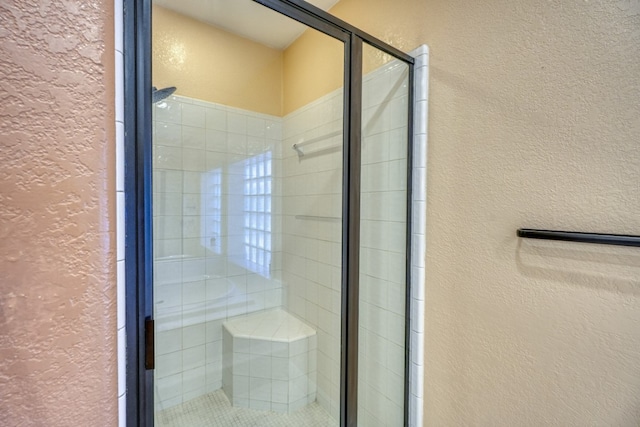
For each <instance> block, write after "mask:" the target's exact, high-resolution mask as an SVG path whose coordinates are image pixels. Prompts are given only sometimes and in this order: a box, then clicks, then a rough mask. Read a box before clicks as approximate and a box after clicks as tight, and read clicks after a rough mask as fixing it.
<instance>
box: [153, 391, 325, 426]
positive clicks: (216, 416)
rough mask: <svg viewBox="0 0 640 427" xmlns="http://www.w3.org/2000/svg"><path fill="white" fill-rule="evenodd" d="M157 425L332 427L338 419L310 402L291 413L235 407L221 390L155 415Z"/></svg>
mask: <svg viewBox="0 0 640 427" xmlns="http://www.w3.org/2000/svg"><path fill="white" fill-rule="evenodd" d="M155 425H156V426H157V427H212V426H215V427H218V426H220V427H223V426H224V427H300V426H305V427H332V426H335V425H337V422H336V421H334V420H333V419H331V417H330V416H329V414H328V413H327V412H326V411H325V410H324V409H322V408H321V407H320V405H318V403H317V402H314V403H311V404H310V405H307V406H305V407H304V408H302V409H300V410H298V411H295V412H293V413H291V414H281V413H277V412H272V411H257V410H255V409H247V408H234V407H233V406H231V403H230V402H229V399H227V396H226V395H225V394H224V392H223V391H222V390H217V391H214V392H213V393H209V394H206V395H204V396H201V397H198V398H196V399H193V400H190V401H189V402H186V403H183V404H182V405H178V406H174V407H172V408H169V409H165V410H163V411H159V412H157V413H156V415H155Z"/></svg>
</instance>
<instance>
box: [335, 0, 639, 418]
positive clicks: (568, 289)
mask: <svg viewBox="0 0 640 427" xmlns="http://www.w3.org/2000/svg"><path fill="white" fill-rule="evenodd" d="M363 10H366V11H367V12H366V13H362V11H363ZM332 12H333V13H335V14H336V15H338V16H340V17H342V18H344V19H346V20H347V21H349V22H351V23H353V24H355V25H357V26H360V27H362V28H363V29H365V30H366V31H369V32H371V33H373V34H374V35H376V36H378V37H380V38H382V39H384V40H386V41H388V42H390V43H393V44H394V45H396V46H398V47H400V48H403V49H405V50H408V49H412V48H414V47H415V46H417V45H419V44H420V43H427V44H428V45H429V47H430V50H431V55H430V63H431V70H430V75H431V80H430V99H429V164H428V208H427V223H428V230H427V240H428V243H427V289H426V302H427V306H426V334H427V335H426V336H427V339H426V343H425V344H426V345H425V353H426V360H425V372H426V375H425V399H426V400H425V402H426V403H425V420H426V424H427V425H430V426H453V425H473V426H483V425H487V426H489V425H490V426H496V425H505V426H513V425H518V426H540V425H554V426H584V425H619V426H636V425H638V422H639V420H640V397H639V396H640V354H639V352H640V279H639V277H640V253H639V252H638V250H637V249H631V248H612V247H602V246H597V245H580V244H571V243H561V242H542V241H540V242H536V241H519V240H518V239H517V238H516V237H515V230H516V228H518V227H539V228H557V229H571V230H577V231H596V232H612V233H634V234H640V215H638V212H639V211H640V195H639V193H638V183H639V182H640V148H639V147H638V137H639V136H640V101H639V100H640V3H638V1H637V0H633V1H631V0H624V1H589V2H583V1H576V2H566V1H556V2H530V1H526V0H519V1H516V2H513V1H506V0H491V1H479V2H467V1H460V0H423V1H418V0H399V1H394V2H388V1H386V0H343V1H341V2H340V3H338V4H337V5H336V6H335V7H334V8H333V9H332Z"/></svg>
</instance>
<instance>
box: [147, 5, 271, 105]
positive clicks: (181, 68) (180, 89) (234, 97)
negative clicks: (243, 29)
mask: <svg viewBox="0 0 640 427" xmlns="http://www.w3.org/2000/svg"><path fill="white" fill-rule="evenodd" d="M152 17H153V22H152V32H153V33H152V37H153V40H152V44H153V48H152V55H153V85H154V86H156V87H158V88H163V87H167V86H176V87H177V90H176V94H178V95H184V96H189V97H192V98H197V99H202V100H205V101H210V102H218V103H221V104H224V105H230V106H233V107H237V108H244V109H247V110H251V111H256V112H259V113H265V114H273V115H278V116H279V115H282V51H280V50H278V49H273V48H269V47H266V46H264V45H261V44H259V43H256V42H253V41H250V40H248V39H245V38H242V37H238V36H236V35H233V34H231V33H228V32H226V31H224V30H220V29H218V28H215V27H213V26H211V25H207V24H204V23H202V22H200V21H197V20H195V19H191V18H188V17H186V16H184V15H181V14H179V13H175V12H173V11H170V10H168V9H164V8H162V7H159V6H154V7H153V11H152Z"/></svg>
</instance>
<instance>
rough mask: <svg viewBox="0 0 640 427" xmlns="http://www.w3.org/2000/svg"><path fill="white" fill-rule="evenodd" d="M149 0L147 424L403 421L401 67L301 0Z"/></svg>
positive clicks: (407, 226) (408, 201) (408, 334)
mask: <svg viewBox="0 0 640 427" xmlns="http://www.w3.org/2000/svg"><path fill="white" fill-rule="evenodd" d="M153 3H154V4H153V8H152V9H151V12H152V16H153V21H152V22H153V32H152V33H151V34H150V35H152V38H151V41H152V53H153V55H152V58H151V59H152V64H153V75H152V78H151V82H150V83H152V84H153V85H154V87H153V96H152V97H150V98H152V99H151V103H150V104H149V105H150V107H151V117H150V118H151V120H150V131H151V132H150V133H151V138H150V144H149V145H148V147H147V148H146V149H145V153H147V155H149V156H150V160H151V161H150V166H151V168H150V173H149V176H148V177H150V178H151V179H150V182H151V185H150V187H148V190H147V191H149V193H150V195H151V199H150V202H148V204H146V206H147V207H148V208H150V213H151V218H149V219H148V223H147V224H148V227H147V230H152V232H150V233H149V234H148V235H149V237H150V239H149V242H150V243H149V244H150V246H151V247H152V252H151V253H152V258H151V268H148V269H147V270H146V271H147V272H151V271H152V274H148V275H147V279H146V281H145V283H146V284H145V287H144V289H145V291H146V295H147V296H148V297H149V299H148V301H149V304H148V305H147V307H148V308H147V310H148V312H149V315H148V316H147V317H148V318H152V319H153V321H154V328H153V335H152V338H153V346H154V352H153V355H152V356H153V362H155V363H154V365H155V366H152V367H153V368H154V370H153V374H152V377H146V379H145V380H144V381H145V384H147V385H148V386H150V387H151V388H150V389H149V390H150V393H148V394H147V396H146V398H145V399H146V402H147V403H146V404H147V405H148V406H147V411H149V413H151V414H152V416H151V417H150V418H152V419H148V418H147V422H148V423H151V422H152V421H153V422H154V423H155V425H159V426H178V425H189V426H196V425H202V426H205V425H238V426H242V425H256V423H257V422H259V425H291V426H297V425H319V426H320V425H322V426H325V425H326V426H333V425H355V423H356V420H357V425H361V426H382V425H385V426H387V425H388V426H395V425H398V426H401V425H408V424H409V423H410V421H411V420H410V419H413V420H414V421H415V419H416V418H415V416H416V415H415V414H413V415H412V410H413V409H412V408H414V409H415V406H416V403H415V402H416V401H415V398H416V397H417V394H418V393H417V392H412V390H411V389H410V381H409V376H411V375H415V374H416V372H417V371H416V369H418V368H416V367H413V366H412V365H411V360H410V356H411V352H410V349H409V346H410V343H411V341H416V339H415V337H414V336H413V335H412V333H413V332H412V328H411V325H410V323H409V322H410V311H411V308H412V307H413V305H414V304H415V303H414V302H413V301H417V298H419V296H416V295H414V294H412V293H411V292H410V288H409V282H410V280H409V279H410V278H411V277H412V276H413V277H414V278H415V277H418V276H419V275H420V274H421V270H419V268H418V269H416V266H414V265H413V264H416V263H418V264H419V261H416V259H415V257H412V253H411V252H412V251H411V247H412V244H413V245H414V246H416V241H415V239H413V241H412V239H411V235H412V231H415V230H412V228H411V226H412V224H413V225H414V226H416V225H417V226H418V228H422V223H423V221H424V217H423V215H422V217H421V218H417V219H416V218H415V217H412V215H411V214H412V210H416V203H418V207H419V203H420V200H419V197H420V196H419V194H418V193H419V192H418V193H412V191H411V184H412V181H414V180H416V179H418V180H419V179H420V177H419V176H418V177H417V178H416V175H415V173H414V172H415V171H416V170H421V171H423V168H424V165H423V164H420V162H421V161H422V159H421V160H420V161H418V162H414V161H412V144H410V141H412V140H413V136H414V134H415V129H414V128H413V127H412V120H411V119H412V114H413V105H414V92H413V79H414V69H413V66H414V59H413V57H411V56H409V55H406V54H404V53H402V52H399V51H397V50H395V49H393V48H391V47H389V46H387V45H385V44H384V43H382V42H380V41H378V40H376V39H374V38H372V37H370V36H368V35H365V34H364V33H360V32H359V31H357V30H356V29H353V28H352V27H349V26H348V25H347V24H345V23H342V22H341V21H337V20H335V22H334V20H333V18H332V17H330V15H328V14H325V13H324V12H322V11H320V10H318V9H316V8H314V7H312V6H309V5H307V4H306V3H304V2H301V1H271V0H269V1H266V0H265V1H260V2H252V1H249V0H246V1H231V0H229V1H227V2H224V1H219V2H214V3H215V4H216V5H218V9H216V10H215V11H214V12H215V13H214V15H215V14H218V15H224V13H226V12H225V10H224V8H225V7H227V8H229V10H228V11H227V12H228V13H230V14H231V15H228V16H233V17H234V18H233V19H231V18H228V19H227V20H225V19H221V20H218V21H214V22H212V21H210V20H208V19H207V16H208V15H206V16H205V14H204V12H202V11H200V12H202V14H200V15H198V14H196V15H197V16H196V15H194V11H193V10H189V9H188V8H183V9H181V8H180V6H177V5H176V4H175V2H166V1H160V0H157V1H154V2H153ZM259 3H263V4H259ZM223 5H224V6H223ZM265 5H266V6H268V7H265ZM238 7H242V10H241V14H240V13H239V9H236V8H238ZM281 13H283V14H281ZM285 14H286V15H288V16H285ZM292 17H293V18H295V20H294V19H292ZM327 17H330V18H331V19H329V18H327ZM196 18H197V19H196ZM241 19H245V20H246V22H245V23H243V24H241V23H238V22H235V21H234V22H231V23H229V20H231V21H233V20H241ZM257 22H260V24H257ZM339 25H345V26H346V27H345V28H346V30H345V29H344V28H342V29H341V28H340V27H339ZM252 27H257V28H252ZM285 27H286V28H287V29H288V30H290V35H288V36H287V37H288V38H287V37H284V38H283V39H282V40H281V41H279V42H274V41H273V40H271V39H270V40H269V41H268V42H266V41H264V40H262V38H261V37H262V36H261V35H260V34H263V35H264V37H265V38H266V37H267V33H271V32H274V31H276V29H280V30H282V32H285ZM252 30H254V32H251V31H252ZM255 31H257V33H256V32H255ZM256 34H257V35H256ZM278 43H279V44H278ZM202 52H205V53H206V54H207V55H209V56H210V58H205V57H203V55H204V54H203V53H202ZM418 53H422V54H424V51H419V52H418ZM198 55H200V56H198ZM354 58H356V60H354ZM208 61H209V62H208ZM150 86H151V85H149V87H150ZM156 87H158V88H161V89H156ZM162 88H164V89H162ZM412 164H413V165H414V166H415V165H416V164H418V168H413V169H412V167H411V166H412ZM412 170H413V172H412ZM422 203H424V202H422ZM418 231H419V230H418ZM422 233H423V231H422ZM423 243H424V240H421V241H420V242H418V245H421V244H423ZM418 252H420V253H422V251H420V250H419V251H418ZM147 253H149V252H147ZM417 267H420V266H419V265H418V266H417ZM422 272H423V270H422ZM413 329H415V328H413ZM411 351H413V350H411ZM146 354H147V355H148V354H149V352H148V351H147V353H146ZM147 357H148V356H147ZM152 365H153V363H152ZM412 399H413V400H412ZM149 403H152V404H149ZM149 425H151V424H149Z"/></svg>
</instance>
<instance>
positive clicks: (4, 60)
mask: <svg viewBox="0 0 640 427" xmlns="http://www.w3.org/2000/svg"><path fill="white" fill-rule="evenodd" d="M0 16H1V17H2V18H1V22H2V24H1V25H0V39H1V40H2V42H1V43H0V103H1V105H2V108H0V271H1V273H0V390H1V391H0V393H1V395H2V397H1V398H0V425H3V426H17V425H20V426H31V425H33V426H45V425H46V426H109V425H115V424H116V422H117V402H116V396H117V394H116V391H117V387H116V342H115V335H116V334H115V332H116V308H115V291H116V289H115V245H114V226H115V221H114V215H115V210H114V198H113V197H111V195H113V194H115V181H114V165H115V159H114V155H115V151H114V150H115V149H114V144H113V140H114V111H113V105H114V100H113V93H114V81H113V71H112V70H113V69H114V64H113V41H112V40H113V3H112V2H109V1H106V0H105V1H101V0H94V1H89V2H86V1H78V0H69V1H64V2H62V1H46V2H41V1H40V2H38V1H17V0H15V1H14V0H10V1H8V2H7V1H5V2H2V3H1V4H0Z"/></svg>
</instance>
